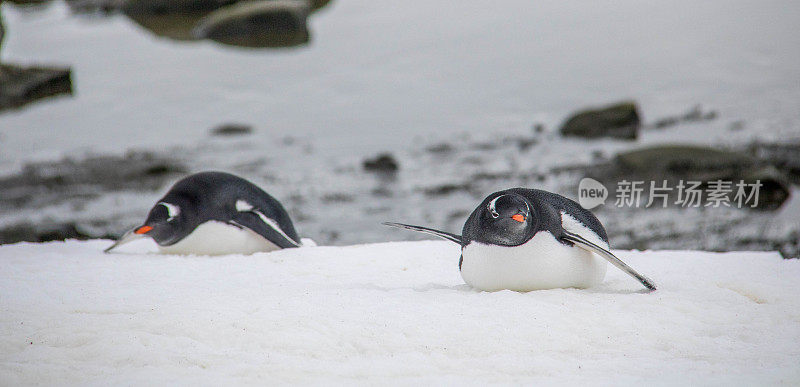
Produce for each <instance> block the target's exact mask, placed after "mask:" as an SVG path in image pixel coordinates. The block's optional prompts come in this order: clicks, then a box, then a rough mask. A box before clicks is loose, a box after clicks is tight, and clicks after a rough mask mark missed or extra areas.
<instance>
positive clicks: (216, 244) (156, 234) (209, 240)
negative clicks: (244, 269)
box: [105, 172, 301, 255]
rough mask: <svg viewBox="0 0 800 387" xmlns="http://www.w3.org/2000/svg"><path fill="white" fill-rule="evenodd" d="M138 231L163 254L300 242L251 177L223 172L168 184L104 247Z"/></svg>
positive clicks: (207, 252)
mask: <svg viewBox="0 0 800 387" xmlns="http://www.w3.org/2000/svg"><path fill="white" fill-rule="evenodd" d="M142 237H150V238H153V240H155V242H156V243H157V244H158V246H159V250H160V251H161V252H163V253H166V254H198V255H222V254H252V253H255V252H259V251H272V250H277V249H281V248H292V247H299V246H300V245H301V243H300V238H299V237H298V236H297V232H296V231H295V229H294V226H293V225H292V221H291V219H289V214H287V213H286V210H284V208H283V206H282V205H281V204H280V203H279V202H278V201H277V200H275V198H273V197H272V196H270V195H269V194H267V193H266V192H264V191H263V190H262V189H260V188H258V187H257V186H255V185H254V184H253V183H251V182H249V181H247V180H245V179H242V178H240V177H238V176H234V175H231V174H229V173H224V172H200V173H196V174H193V175H190V176H187V177H185V178H183V179H181V180H180V181H178V182H177V183H175V185H173V186H172V188H171V189H170V190H169V192H167V194H166V195H165V196H164V197H163V198H161V199H160V200H159V201H158V203H156V205H155V206H153V208H152V209H151V210H150V213H149V214H148V215H147V220H145V222H144V224H142V225H141V226H139V227H136V228H134V229H133V230H130V231H128V232H127V233H125V235H123V236H122V237H121V238H120V239H119V240H117V241H116V242H115V243H114V244H113V245H112V246H110V247H109V248H108V249H106V250H105V251H106V252H108V251H110V250H111V249H113V248H115V247H117V246H119V245H122V244H124V243H127V242H130V241H132V240H135V239H139V238H142Z"/></svg>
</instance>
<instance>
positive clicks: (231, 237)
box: [158, 221, 279, 255]
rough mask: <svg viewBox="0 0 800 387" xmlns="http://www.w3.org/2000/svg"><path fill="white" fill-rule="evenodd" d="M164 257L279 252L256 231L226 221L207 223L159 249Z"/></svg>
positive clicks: (276, 247)
mask: <svg viewBox="0 0 800 387" xmlns="http://www.w3.org/2000/svg"><path fill="white" fill-rule="evenodd" d="M158 249H159V250H160V251H161V253H163V254H181V255H225V254H253V253H257V252H260V251H273V250H277V249H279V247H278V246H276V245H275V244H274V243H272V242H270V241H268V240H266V239H264V237H262V236H261V235H258V234H257V233H255V232H254V231H252V230H249V229H247V228H238V227H235V226H231V225H229V224H225V223H222V222H215V221H211V222H206V223H203V224H201V225H199V226H197V228H195V229H194V231H192V233H191V234H189V235H187V236H186V237H185V238H183V239H181V240H180V241H178V243H175V244H173V245H171V246H158Z"/></svg>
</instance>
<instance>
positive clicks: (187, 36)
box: [122, 0, 237, 40]
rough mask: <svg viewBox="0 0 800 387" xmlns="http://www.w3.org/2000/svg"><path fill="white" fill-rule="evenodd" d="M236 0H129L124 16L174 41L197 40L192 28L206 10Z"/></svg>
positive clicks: (210, 10)
mask: <svg viewBox="0 0 800 387" xmlns="http://www.w3.org/2000/svg"><path fill="white" fill-rule="evenodd" d="M236 1H237V0H128V1H126V2H125V3H124V5H123V6H122V12H123V13H124V14H125V16H127V17H129V18H130V19H131V20H133V21H134V22H136V24H139V25H140V26H142V27H144V28H145V29H147V30H148V31H150V32H152V33H154V34H155V35H157V36H163V37H166V38H170V39H175V40H197V39H198V38H197V37H196V36H195V35H194V29H195V28H196V27H197V23H198V22H199V21H200V20H201V19H202V18H203V17H205V16H206V15H208V14H209V13H211V12H213V11H215V10H217V9H220V8H222V7H225V6H227V5H231V4H234V3H236Z"/></svg>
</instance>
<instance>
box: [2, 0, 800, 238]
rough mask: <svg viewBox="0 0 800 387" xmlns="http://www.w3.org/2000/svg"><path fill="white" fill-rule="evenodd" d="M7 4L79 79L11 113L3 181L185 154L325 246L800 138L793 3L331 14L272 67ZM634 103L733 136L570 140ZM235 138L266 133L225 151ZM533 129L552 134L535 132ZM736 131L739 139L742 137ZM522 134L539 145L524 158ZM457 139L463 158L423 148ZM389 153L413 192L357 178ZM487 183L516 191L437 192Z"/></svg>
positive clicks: (396, 8)
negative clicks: (494, 195)
mask: <svg viewBox="0 0 800 387" xmlns="http://www.w3.org/2000/svg"><path fill="white" fill-rule="evenodd" d="M2 7H3V9H2V11H3V16H4V18H5V24H6V28H7V36H6V38H5V41H4V42H3V51H2V58H3V60H4V61H7V62H14V63H45V64H64V65H70V66H72V68H73V76H74V82H75V91H76V93H75V96H74V97H71V98H58V99H52V100H48V101H43V102H39V103H36V104H34V105H31V106H29V107H27V108H25V109H24V110H19V111H12V112H4V113H3V114H1V115H0V172H2V173H3V174H13V173H16V172H18V171H19V170H20V169H21V168H22V167H23V165H25V164H26V163H30V162H34V161H43V160H59V159H61V158H63V157H71V158H75V159H80V158H83V157H86V156H87V155H92V154H117V155H119V154H123V153H124V152H126V151H129V150H144V151H151V152H155V153H157V154H169V155H171V156H174V157H177V158H179V159H180V160H182V162H184V163H185V164H186V165H187V166H188V169H189V170H192V171H196V170H203V169H222V170H228V171H231V172H234V173H238V174H241V175H243V176H245V177H247V178H250V179H252V180H253V181H255V182H257V183H259V184H261V185H264V186H265V188H267V190H268V191H270V192H272V193H274V194H275V196H277V197H279V198H283V200H285V201H286V202H287V203H288V204H287V206H288V207H290V211H291V212H292V214H293V216H294V217H296V218H297V219H298V220H297V222H298V224H299V227H298V228H299V229H300V230H301V231H304V233H305V234H306V235H307V236H311V237H314V238H316V239H318V240H319V241H321V242H322V243H337V244H343V243H356V242H361V241H376V240H385V239H405V238H412V236H410V235H405V234H401V233H397V232H395V231H392V230H383V229H381V228H379V227H377V226H376V224H377V223H378V222H380V221H383V220H400V221H408V222H422V223H427V224H431V225H434V226H439V227H448V228H449V229H451V230H452V231H458V228H460V223H462V222H463V218H464V212H465V211H469V210H471V209H472V207H473V206H474V205H476V204H477V202H478V201H479V200H480V198H481V197H483V196H484V195H486V194H488V193H489V192H491V191H493V190H496V189H502V188H507V187H508V186H510V185H520V184H524V185H529V186H537V187H540V188H546V189H553V190H561V189H565V188H563V187H565V186H568V185H569V184H572V183H576V182H577V181H575V182H572V181H571V180H572V179H573V178H574V177H568V178H564V177H561V178H559V177H553V176H552V175H551V174H550V172H549V171H550V170H551V169H552V168H555V167H559V166H563V165H572V164H579V163H586V164H589V163H592V162H593V157H592V154H593V153H595V154H597V153H600V154H602V155H604V156H606V157H610V156H613V154H614V153H616V152H617V151H620V150H624V149H630V148H635V147H639V146H643V145H650V144H661V143H674V142H680V143H684V142H692V143H701V144H710V145H714V146H726V147H740V146H744V145H745V144H747V143H749V142H751V141H754V140H756V139H760V140H764V141H785V140H789V139H797V138H800V110H798V109H797V106H798V102H800V71H798V70H797V69H798V68H800V49H799V48H800V35H798V34H797V33H796V31H795V30H796V25H797V22H798V21H800V5H799V4H797V3H796V2H793V1H775V2H768V3H762V2H747V1H735V2H728V1H711V2H702V3H700V4H697V3H695V2H689V1H679V2H670V3H669V4H643V3H641V2H637V1H623V2H615V3H589V4H583V3H579V2H560V1H546V2H537V3H535V4H532V3H530V2H528V1H521V0H519V1H503V2H499V3H486V2H485V1H472V0H470V1H427V2H416V3H407V2H390V1H374V0H349V1H345V0H334V1H332V2H331V3H330V4H329V5H328V6H327V7H325V8H323V9H322V10H320V11H319V12H317V13H315V14H314V15H312V16H311V17H310V20H309V29H310V31H311V35H312V37H311V42H310V43H309V44H308V45H306V46H301V47H295V48H287V49H269V50H248V49H241V48H233V47H226V46H222V45H219V44H216V43H213V42H208V41H195V42H180V41H175V40H170V39H166V38H163V37H158V36H155V35H153V34H152V33H150V32H149V31H147V30H144V29H143V28H141V27H140V26H138V25H137V24H135V23H134V22H132V21H130V20H129V19H127V18H126V17H124V16H122V15H113V16H110V17H88V16H85V15H74V14H71V13H70V11H69V8H68V7H67V6H66V4H64V3H61V2H54V3H52V4H50V5H49V6H46V7H41V8H37V9H34V10H29V11H26V10H22V9H20V8H18V7H15V6H12V5H10V4H7V3H6V4H3V5H2ZM628 98H632V99H635V100H636V101H637V102H638V103H639V105H640V108H641V110H642V113H643V116H644V119H645V121H646V122H650V123H652V122H654V121H655V120H657V119H659V118H661V117H663V116H666V115H674V114H679V113H682V112H684V111H686V110H687V109H689V108H691V107H692V106H694V105H696V104H698V103H699V104H703V106H704V107H705V108H706V109H713V110H714V111H716V112H718V117H719V118H718V119H716V120H713V121H709V122H704V123H702V124H699V123H695V124H681V125H678V126H676V127H673V128H669V129H668V130H662V131H647V132H644V133H643V135H642V136H641V137H640V139H639V140H638V141H636V142H619V141H611V140H597V141H583V140H564V139H561V138H560V137H559V136H558V135H557V128H558V125H559V124H560V122H561V121H562V120H563V119H564V118H565V117H566V116H567V114H568V113H569V112H571V111H574V110H576V109H580V108H584V107H586V106H593V105H602V104H606V103H610V102H614V101H617V100H621V99H628ZM227 122H241V123H246V124H250V125H253V127H254V130H255V131H254V133H253V134H252V135H249V136H244V137H237V138H217V137H212V136H210V134H209V131H210V130H211V128H213V127H214V126H216V125H219V124H222V123H227ZM535 123H541V124H543V125H544V127H545V131H544V133H542V134H538V135H536V134H533V133H532V131H531V127H532V126H533V125H534V124H535ZM734 123H742V125H743V129H742V130H736V131H732V130H731V127H732V125H734ZM514 138H525V139H533V140H535V142H536V143H535V144H534V145H533V146H532V148H531V149H529V150H527V151H521V150H520V149H519V148H518V147H516V146H515V145H514V144H513V142H514V141H516V140H514ZM440 143H448V144H452V145H453V146H454V148H455V149H456V151H455V152H453V153H450V154H448V155H437V154H433V153H430V152H427V151H425V149H426V148H427V147H430V146H432V145H436V144H440ZM487 144H488V146H487ZM482 145H483V147H482ZM384 151H390V152H392V153H394V154H395V156H396V157H397V158H398V160H399V161H400V164H401V170H400V173H399V175H398V176H396V177H395V178H393V179H385V178H381V177H379V176H374V175H371V174H368V173H365V172H363V171H362V170H361V162H362V160H363V159H365V158H367V157H372V156H375V155H376V154H378V153H380V152H384ZM481 173H495V174H502V175H503V176H506V177H505V178H498V179H493V180H490V181H483V182H480V183H478V184H476V185H474V186H473V187H471V188H470V189H469V190H455V191H454V192H453V193H451V194H446V195H439V196H435V195H434V196H432V195H429V194H426V193H425V192H426V191H427V192H430V191H431V190H432V189H433V190H435V189H436V188H437V187H438V188H441V187H440V186H441V185H446V184H461V183H463V182H464V181H465V180H470V177H471V176H474V175H476V174H481ZM537 174H539V175H542V176H544V177H542V178H541V179H535V178H532V177H531V176H533V175H537ZM565 179H566V180H565ZM165 184H167V182H165ZM164 189H166V187H163V188H162V189H161V190H160V191H147V192H145V193H132V192H128V191H125V192H116V193H109V194H103V195H100V196H99V197H97V198H93V199H91V200H83V201H80V202H79V204H75V201H74V199H69V200H68V201H67V203H72V204H64V203H59V204H57V205H54V206H51V207H48V208H38V207H37V208H30V209H20V210H18V211H14V212H10V213H5V214H0V222H2V223H4V224H14V223H16V222H19V221H21V220H24V219H30V220H31V221H33V222H52V221H61V220H67V219H78V220H81V221H89V220H92V219H94V220H96V219H99V218H102V219H105V220H106V221H107V222H108V223H104V224H105V225H104V226H102V227H105V228H110V229H113V232H120V231H122V230H123V229H124V227H127V226H131V225H133V224H135V223H136V222H137V221H138V220H139V219H138V218H139V217H143V216H144V213H145V212H146V210H147V207H149V206H150V205H152V203H153V202H154V200H155V199H157V198H158V197H159V196H160V194H161V193H163V192H164ZM563 193H565V194H570V192H563ZM739 216H742V215H739ZM668 217H674V218H679V217H680V215H677V216H676V215H668ZM643 218H648V216H643ZM712 218H714V217H713V216H712ZM719 219H720V221H724V219H726V217H725V216H723V215H720V216H719ZM609 222H611V223H614V222H616V221H615V220H614V218H612V219H609ZM787 222H790V221H787ZM645 223H647V222H645ZM647 224H652V222H651V223H647ZM647 224H646V225H644V226H643V227H645V228H646V227H647ZM782 224H783V223H782ZM791 224H794V223H791ZM792 227H794V226H792ZM783 228H785V227H783ZM781 232H782V233H785V232H786V231H785V230H784V231H781ZM611 234H613V232H612V233H611ZM612 242H613V239H612ZM721 245H724V243H722V244H721Z"/></svg>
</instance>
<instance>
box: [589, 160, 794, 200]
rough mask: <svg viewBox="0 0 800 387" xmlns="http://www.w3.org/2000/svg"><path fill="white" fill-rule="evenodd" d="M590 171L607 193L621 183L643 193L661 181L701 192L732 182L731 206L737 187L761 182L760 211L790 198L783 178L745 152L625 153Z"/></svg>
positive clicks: (766, 164)
mask: <svg viewBox="0 0 800 387" xmlns="http://www.w3.org/2000/svg"><path fill="white" fill-rule="evenodd" d="M593 171H594V173H590V175H592V176H591V177H595V178H597V179H598V180H600V181H602V182H603V183H604V184H605V185H606V187H608V188H609V189H612V187H616V184H617V183H618V182H620V181H622V180H627V181H644V182H645V184H644V186H642V188H644V189H645V192H647V191H649V184H650V182H651V181H654V182H655V184H656V186H657V187H660V186H661V184H662V182H663V180H667V181H668V182H669V184H668V187H673V188H674V187H676V186H677V183H678V182H679V181H680V180H683V181H684V182H686V181H701V182H703V184H702V185H701V187H700V188H702V189H705V188H707V187H708V186H707V183H708V182H712V181H716V180H722V181H725V182H728V181H729V182H732V191H733V192H731V195H730V197H729V199H730V200H731V202H732V201H733V199H734V198H733V195H734V194H735V192H736V184H737V183H739V182H740V181H744V183H745V184H754V183H756V182H760V183H761V187H760V188H759V199H758V206H757V208H758V209H761V210H774V209H777V208H779V207H780V206H781V205H782V204H783V203H784V202H785V201H786V200H787V199H788V198H789V195H790V189H789V184H788V182H787V180H786V177H785V175H784V174H783V173H781V172H780V171H778V170H777V169H776V168H775V167H774V166H772V165H770V164H769V163H766V162H764V161H761V160H758V159H756V158H754V157H751V156H750V155H748V154H746V153H744V152H735V151H727V150H719V149H713V148H707V147H702V146H693V145H665V146H653V147H647V148H643V149H638V150H634V151H630V152H624V153H620V154H618V155H617V156H616V157H615V158H614V159H613V160H612V161H611V162H610V163H608V164H607V165H603V166H598V167H596V168H594V169H593ZM676 193H677V192H676V190H673V191H672V192H670V195H671V201H672V202H674V199H676V197H674V196H673V195H675V194H676ZM659 204H661V203H659ZM751 204H752V203H751ZM748 208H749V207H748Z"/></svg>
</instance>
